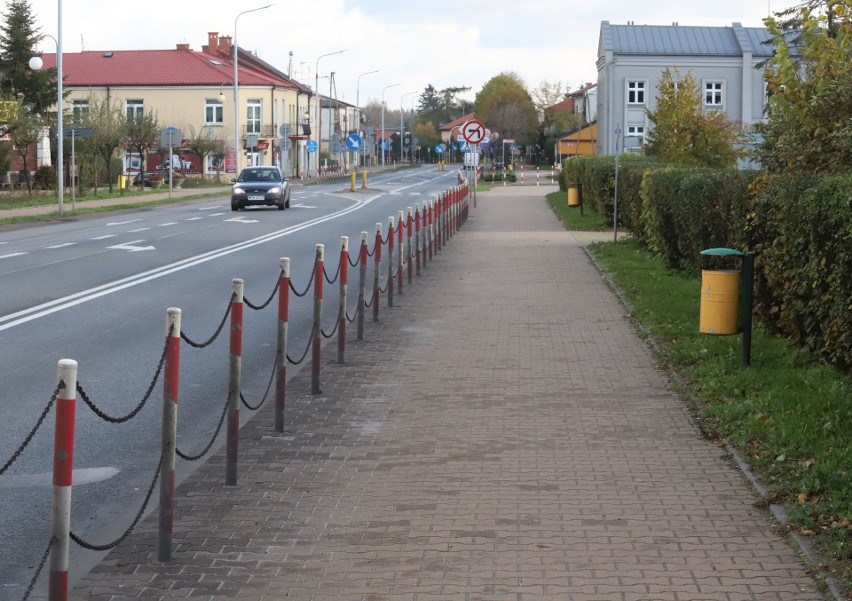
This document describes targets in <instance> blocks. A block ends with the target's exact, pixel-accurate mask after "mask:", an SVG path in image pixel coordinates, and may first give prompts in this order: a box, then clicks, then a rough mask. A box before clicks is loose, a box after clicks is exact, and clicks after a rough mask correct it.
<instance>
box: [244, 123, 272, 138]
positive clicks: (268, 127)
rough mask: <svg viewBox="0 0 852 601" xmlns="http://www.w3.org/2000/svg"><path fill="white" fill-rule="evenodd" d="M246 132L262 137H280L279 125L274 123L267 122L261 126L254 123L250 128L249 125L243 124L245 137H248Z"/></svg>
mask: <svg viewBox="0 0 852 601" xmlns="http://www.w3.org/2000/svg"><path fill="white" fill-rule="evenodd" d="M246 134H256V135H257V136H258V137H260V138H276V137H278V126H277V125H275V124H274V123H266V124H263V125H260V126H259V127H258V126H256V125H252V126H251V129H249V126H248V125H243V133H242V135H243V138H245V137H246Z"/></svg>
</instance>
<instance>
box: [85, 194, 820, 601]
mask: <svg viewBox="0 0 852 601" xmlns="http://www.w3.org/2000/svg"><path fill="white" fill-rule="evenodd" d="M544 194H545V190H542V189H536V188H535V187H524V188H519V187H510V188H495V189H494V190H492V191H491V192H488V193H480V194H479V195H478V208H477V209H473V208H472V207H471V219H470V220H469V221H468V223H467V224H466V225H465V226H464V228H463V229H462V230H461V231H460V233H459V234H458V235H457V236H455V237H454V238H453V239H452V240H451V241H450V242H449V245H448V247H447V248H446V249H445V250H444V252H442V253H441V255H439V256H438V257H436V259H435V260H434V262H432V263H429V264H428V267H427V268H426V270H425V273H424V275H423V277H421V278H420V279H419V280H417V279H416V280H415V282H416V284H415V285H414V286H412V287H409V286H406V288H405V294H404V295H403V296H401V297H400V296H397V297H396V298H395V305H396V307H394V308H392V309H388V308H386V303H385V301H384V299H383V301H382V307H381V319H382V321H381V323H379V324H373V323H370V322H369V319H368V323H367V324H366V326H367V327H366V332H365V338H366V341H365V342H362V343H356V342H351V343H349V344H348V345H347V363H346V364H345V365H339V364H337V363H336V362H335V361H334V355H335V354H334V352H333V351H332V350H331V349H332V347H333V345H329V346H328V347H327V350H325V357H326V362H325V364H324V368H323V373H322V388H323V394H322V395H319V396H311V395H310V394H309V392H310V388H311V387H310V377H311V374H310V370H309V369H305V370H302V371H301V372H300V373H298V374H296V376H294V377H293V379H292V380H291V382H290V384H289V386H288V399H287V403H288V406H287V424H288V431H287V432H286V433H285V434H284V435H276V433H275V432H274V431H273V415H272V407H270V406H267V407H264V408H263V409H261V414H260V415H258V416H257V417H256V418H255V419H253V420H252V421H251V422H250V423H248V424H247V425H246V426H245V427H244V428H243V430H242V434H241V442H240V446H241V448H240V455H241V458H240V475H239V480H240V485H239V486H238V487H234V488H226V487H225V486H224V485H223V474H224V452H223V451H220V452H218V453H217V454H216V455H214V456H213V458H212V459H211V460H210V461H208V463H207V464H205V465H204V466H202V467H201V468H200V469H199V470H198V471H197V472H196V473H195V474H193V475H192V476H191V477H190V478H189V479H187V481H185V482H184V483H183V484H182V485H181V486H180V487H179V489H178V495H177V496H178V499H177V505H176V509H175V535H174V541H175V550H174V560H173V561H172V563H170V564H165V565H164V564H160V563H158V562H157V559H156V556H157V534H156V533H157V524H156V514H154V515H151V516H149V517H148V518H147V519H146V520H145V521H144V522H143V523H142V524H141V525H140V526H139V527H138V528H137V530H136V531H135V532H134V533H133V534H132V535H131V536H130V538H128V539H127V540H126V541H125V542H124V543H123V544H122V545H121V546H120V547H119V548H118V549H117V550H115V551H113V552H112V553H111V554H110V555H108V556H107V557H106V558H105V560H104V561H102V562H101V563H100V564H99V565H98V567H96V568H95V569H94V570H93V571H92V572H91V573H90V574H89V575H88V576H87V577H86V578H84V580H83V581H82V582H81V583H80V584H79V585H78V587H77V588H76V590H75V592H74V598H76V599H89V600H107V599H111V600H112V599H116V600H117V599H131V598H133V599H136V598H142V599H182V598H190V597H191V598H199V599H240V601H261V600H262V601H266V600H270V601H271V600H276V601H278V600H281V599H284V598H289V599H297V600H307V599H353V600H355V599H358V600H373V601H379V600H385V599H404V600H411V601H414V600H416V601H425V600H429V599H442V600H446V599H464V600H466V601H485V600H495V601H496V600H507V599H512V600H514V601H519V600H520V601H527V600H533V599H535V600H540V599H552V600H554V601H555V600H559V601H585V600H600V601H609V600H616V599H617V600H621V601H639V600H645V601H657V600H677V601H687V600H708V601H709V600H714V601H715V600H720V599H724V600H729V601H731V600H740V599H742V600H745V599H750V600H777V601H782V600H783V601H791V600H792V601H801V600H811V601H813V600H821V599H824V597H823V596H822V594H821V593H820V592H819V590H818V588H817V586H816V584H815V582H814V581H813V580H812V579H811V578H810V577H809V576H808V575H807V574H806V573H805V570H804V569H803V567H802V565H801V564H800V562H799V560H798V558H797V555H796V553H795V552H794V551H793V550H792V549H791V548H790V547H789V546H788V545H787V544H786V542H785V541H784V540H783V539H782V538H780V537H779V536H778V535H776V534H775V533H774V532H773V524H772V522H771V520H770V518H769V517H768V516H767V514H766V512H765V511H764V510H761V509H757V508H755V507H754V503H755V500H756V499H755V497H754V495H753V494H752V492H751V490H750V488H749V487H748V486H747V485H746V484H745V482H744V479H743V477H742V475H741V474H740V473H739V472H738V471H737V470H736V469H735V468H733V467H732V465H731V464H730V463H729V461H728V460H727V459H726V457H725V454H724V451H723V450H721V449H720V448H718V447H717V446H715V445H714V444H712V443H710V442H708V441H706V440H703V439H702V438H701V436H700V434H699V432H698V431H697V429H696V428H695V427H694V426H693V425H692V423H691V420H690V416H689V414H688V412H687V410H686V409H685V407H684V404H683V402H682V401H680V400H679V399H678V398H677V396H676V395H675V394H674V393H672V392H671V391H670V389H669V388H668V386H667V383H666V377H665V375H664V374H662V373H660V372H659V371H657V370H656V369H655V367H654V359H653V357H652V356H651V354H650V352H649V350H648V347H647V346H646V344H645V343H644V342H642V341H641V340H640V339H639V338H638V337H637V336H636V334H635V333H634V331H633V329H632V327H631V326H630V325H629V323H628V322H627V320H626V319H625V316H624V309H623V308H622V307H621V306H620V305H619V304H618V303H617V301H616V299H615V297H614V295H613V294H612V292H611V291H610V290H608V289H607V287H606V286H605V284H604V283H603V280H602V279H601V277H600V275H599V274H598V273H597V272H596V271H595V269H594V268H593V267H592V266H591V265H590V264H589V261H588V259H587V258H586V256H585V254H584V253H583V250H582V248H581V243H580V242H579V240H578V238H577V237H575V236H574V235H573V234H572V233H570V232H566V231H565V230H564V229H563V227H562V225H561V224H560V223H558V221H557V219H556V218H555V217H554V215H553V214H552V212H551V211H550V209H549V208H548V207H547V205H546V203H545V202H544V200H543V196H544ZM604 236H606V237H608V234H604Z"/></svg>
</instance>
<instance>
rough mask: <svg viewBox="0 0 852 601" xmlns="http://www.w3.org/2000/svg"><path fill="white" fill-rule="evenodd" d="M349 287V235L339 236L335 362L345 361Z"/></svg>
mask: <svg viewBox="0 0 852 601" xmlns="http://www.w3.org/2000/svg"><path fill="white" fill-rule="evenodd" d="M348 288H349V236H341V237H340V294H339V302H338V313H339V318H338V319H339V320H340V321H338V323H337V362H338V363H345V362H346V295H347V292H348Z"/></svg>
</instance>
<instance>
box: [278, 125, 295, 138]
mask: <svg viewBox="0 0 852 601" xmlns="http://www.w3.org/2000/svg"><path fill="white" fill-rule="evenodd" d="M291 131H293V129H292V128H291V127H290V125H289V124H288V123H285V124H284V125H282V126H281V127H279V128H278V133H279V134H281V137H282V138H286V137H287V136H289V135H290V132H291Z"/></svg>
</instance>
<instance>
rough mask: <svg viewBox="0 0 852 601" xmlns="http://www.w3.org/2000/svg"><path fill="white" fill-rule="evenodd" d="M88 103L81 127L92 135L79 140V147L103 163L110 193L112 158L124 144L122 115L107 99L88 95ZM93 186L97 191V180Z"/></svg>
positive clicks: (118, 107)
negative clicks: (92, 132) (92, 133)
mask: <svg viewBox="0 0 852 601" xmlns="http://www.w3.org/2000/svg"><path fill="white" fill-rule="evenodd" d="M88 102H89V110H88V111H86V112H85V113H84V114H83V127H90V128H92V129H93V130H94V135H93V136H92V137H91V138H88V139H85V140H80V142H79V146H80V148H82V149H83V150H84V151H88V152H89V153H90V154H91V155H92V156H96V157H99V158H100V159H101V160H102V161H103V165H104V167H105V168H106V172H107V182H108V185H109V191H110V192H112V185H113V183H112V180H113V172H112V168H113V161H112V158H113V156H115V153H116V151H117V150H118V149H119V147H121V145H122V143H123V142H124V137H125V132H124V113H123V111H122V110H121V107H120V106H112V105H111V104H110V101H109V98H107V97H100V96H96V95H94V94H90V95H89V100H88ZM94 184H95V190H97V184H98V182H97V180H95V182H94Z"/></svg>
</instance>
